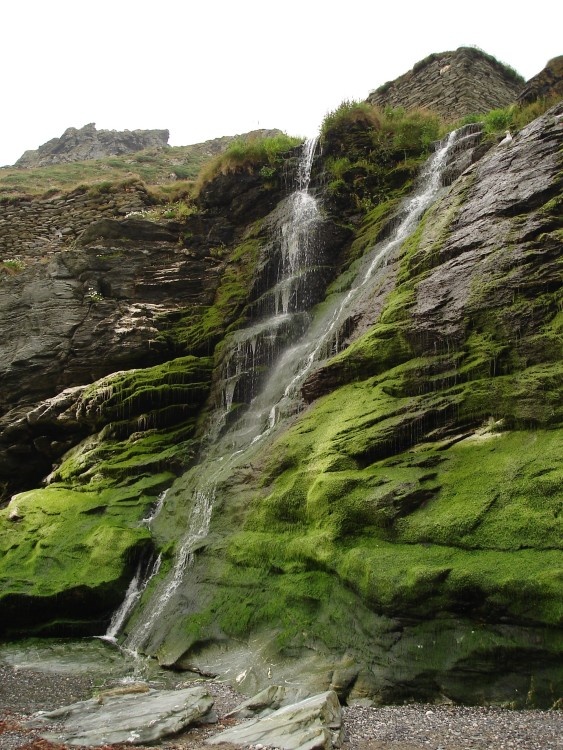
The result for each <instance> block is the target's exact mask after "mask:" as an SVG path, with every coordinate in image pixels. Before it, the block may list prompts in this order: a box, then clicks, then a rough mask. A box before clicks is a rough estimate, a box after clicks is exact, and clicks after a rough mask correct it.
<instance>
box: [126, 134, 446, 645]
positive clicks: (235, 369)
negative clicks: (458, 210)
mask: <svg viewBox="0 0 563 750" xmlns="http://www.w3.org/2000/svg"><path fill="white" fill-rule="evenodd" d="M455 139H456V135H455V133H453V134H452V135H450V137H449V138H448V139H447V140H446V141H445V142H444V143H442V144H440V146H439V148H438V149H437V150H436V152H435V154H434V155H433V157H431V159H430V160H429V162H428V163H427V166H426V168H425V170H424V171H423V173H422V175H421V178H420V180H419V186H418V189H417V190H416V191H415V193H414V195H413V196H412V197H411V198H410V200H408V201H407V202H405V204H404V205H403V207H402V210H401V211H400V215H399V217H398V220H397V222H396V225H395V228H394V229H393V231H392V232H391V234H390V236H389V238H388V239H387V240H385V241H383V242H381V243H379V244H378V245H376V246H375V247H374V248H373V249H372V251H371V253H369V254H368V255H367V256H366V258H365V261H364V264H363V266H362V268H361V269H360V271H359V272H358V274H357V276H356V278H355V280H354V282H353V283H352V286H351V288H350V289H349V290H348V291H345V292H343V293H341V294H340V295H339V296H338V297H335V299H334V301H333V302H332V305H331V306H330V307H329V306H326V309H325V312H324V314H323V315H322V316H320V317H318V318H317V319H316V320H315V321H314V322H313V324H312V325H311V324H310V318H309V317H308V313H307V312H306V311H307V307H308V306H310V304H311V302H310V300H311V299H314V297H309V298H307V289H306V285H305V288H302V287H303V285H302V287H300V286H299V284H300V281H301V279H302V278H303V272H304V270H306V269H308V268H310V267H311V266H312V265H314V264H315V259H316V253H317V252H318V248H317V247H316V241H315V229H316V227H317V225H318V223H319V221H320V212H319V208H318V205H317V201H316V199H315V198H314V196H313V195H311V194H310V193H309V183H310V175H311V167H312V163H313V156H314V151H315V147H316V139H311V140H310V141H308V142H307V143H306V144H305V146H304V149H303V155H302V159H301V164H300V167H299V170H298V176H297V190H296V191H295V193H293V195H292V196H290V197H289V199H287V202H286V204H285V216H284V220H283V221H281V223H280V224H279V225H278V230H277V231H278V247H279V252H280V257H281V263H280V274H281V276H280V277H279V278H278V279H277V280H276V287H277V290H278V291H277V293H276V307H275V311H273V313H272V316H271V317H270V318H264V319H262V320H258V321H256V322H254V323H253V324H252V325H251V326H249V327H248V328H247V329H243V330H240V331H237V332H236V333H235V334H233V336H232V338H231V343H230V349H229V348H228V347H227V352H228V354H227V356H225V358H224V364H223V374H224V381H223V382H224V386H223V390H222V396H221V404H220V405H219V418H218V419H217V420H216V425H218V427H217V426H216V427H215V428H213V427H211V428H210V435H211V439H210V440H209V442H208V444H207V445H206V448H205V451H204V452H203V455H202V456H201V462H200V464H199V465H198V466H196V467H195V468H194V469H193V470H192V474H191V475H190V480H189V481H191V482H192V485H191V486H192V487H193V490H192V510H191V513H190V516H189V519H188V521H187V524H186V527H187V529H188V531H187V533H186V534H185V536H184V537H183V538H182V540H181V542H180V545H179V550H178V553H177V556H176V561H175V564H174V567H173V570H172V572H171V574H170V575H169V576H168V577H167V578H166V579H164V580H163V581H161V582H160V584H159V585H158V586H157V588H156V591H155V593H154V594H153V597H152V599H151V601H150V602H149V603H148V604H147V605H145V606H144V608H143V610H142V612H141V613H140V616H139V617H137V619H136V623H135V626H134V629H133V631H132V632H131V633H130V635H129V636H128V638H127V640H126V643H125V645H126V646H127V647H128V648H129V649H132V650H134V651H138V650H142V649H143V648H146V647H147V644H149V643H150V641H151V638H152V636H153V631H154V630H155V628H156V627H157V622H158V621H160V619H161V615H163V614H164V613H165V612H166V610H167V609H170V608H171V602H172V600H173V598H174V596H175V594H176V593H177V592H178V589H179V588H180V586H181V584H182V582H183V581H184V578H185V575H186V571H187V570H188V568H189V567H190V565H191V563H192V561H193V557H194V552H195V550H196V549H197V548H198V547H199V546H200V545H201V543H202V540H203V539H204V538H205V537H206V536H207V534H208V530H209V524H210V520H211V515H212V512H213V503H214V500H215V494H216V491H217V487H218V486H220V484H221V482H224V481H228V479H229V478H230V476H231V475H232V471H233V469H234V468H235V466H239V465H241V464H242V462H244V461H246V462H247V463H248V462H249V460H250V456H251V451H252V450H253V447H254V446H255V445H256V444H257V443H258V442H259V441H261V440H262V439H263V438H264V437H265V436H266V435H269V434H271V433H273V431H274V430H275V429H276V427H277V425H278V424H279V423H280V421H282V420H283V419H284V418H285V417H287V416H290V415H292V414H294V413H295V412H296V411H298V410H299V409H300V408H301V404H302V399H301V396H300V388H301V385H302V384H303V382H304V380H305V378H306V377H307V375H308V374H309V372H310V371H311V369H312V368H313V367H314V366H316V365H317V364H318V363H319V362H320V361H321V360H322V358H323V356H328V355H329V354H330V353H331V352H333V351H334V350H336V351H337V350H338V347H339V343H338V342H339V339H340V331H341V330H342V329H343V326H344V325H345V322H346V320H347V318H348V317H349V316H350V314H351V308H352V306H353V304H354V302H355V301H357V299H358V298H359V296H360V295H361V294H364V293H365V291H366V289H367V290H369V289H370V288H371V287H370V285H371V284H374V283H375V282H376V279H377V276H378V269H379V268H380V267H381V266H382V265H383V264H385V263H386V262H387V260H388V259H389V258H390V257H391V256H393V255H394V253H395V251H396V250H397V248H398V247H400V245H401V244H402V243H403V242H404V240H405V239H406V238H407V237H408V236H409V235H410V234H412V232H413V231H414V229H415V228H416V225H417V223H418V221H419V220H420V218H421V216H422V214H423V212H424V211H425V210H426V209H427V208H428V207H429V206H430V204H431V203H432V202H433V201H434V200H435V198H436V197H437V195H438V192H439V190H440V189H441V175H442V171H443V169H444V165H445V163H446V160H447V155H448V152H449V150H450V149H451V147H452V145H453V144H454V143H455ZM274 244H275V243H274ZM298 315H299V316H301V317H300V318H297V316H298ZM304 316H305V317H304ZM296 320H298V321H299V324H298V325H296V324H295V321H296ZM282 323H283V324H282ZM259 367H261V368H262V369H265V368H266V369H267V371H268V377H267V379H266V380H265V381H264V380H262V381H260V379H259V378H257V377H256V373H255V369H258V368H259ZM250 371H252V372H250ZM249 373H250V375H249ZM245 378H246V380H245ZM257 384H258V385H257ZM258 386H259V387H258ZM244 388H246V389H247V390H248V389H250V393H247V394H246V395H247V400H246V406H245V409H244V410H241V411H244V414H243V416H241V417H240V418H238V419H237V420H235V421H233V423H232V424H231V426H229V427H228V428H227V427H226V417H227V415H228V413H229V411H230V410H231V408H233V407H234V405H235V401H237V402H238V400H239V398H240V395H241V392H242V390H244ZM252 389H255V390H252ZM239 405H240V404H239Z"/></svg>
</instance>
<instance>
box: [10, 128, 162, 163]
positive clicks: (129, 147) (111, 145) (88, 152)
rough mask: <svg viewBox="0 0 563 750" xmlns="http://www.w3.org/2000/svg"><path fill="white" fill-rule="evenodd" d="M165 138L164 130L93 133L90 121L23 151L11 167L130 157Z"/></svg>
mask: <svg viewBox="0 0 563 750" xmlns="http://www.w3.org/2000/svg"><path fill="white" fill-rule="evenodd" d="M169 136H170V133H169V132H168V130H123V131H119V130H96V125H95V124H94V123H93V122H91V123H89V124H88V125H84V127H82V128H67V129H66V130H65V132H64V133H63V134H62V135H61V137H60V138H52V139H51V140H50V141H47V143H44V144H43V145H42V146H39V148H38V149H36V150H29V151H26V152H25V153H24V154H23V156H20V158H19V159H18V160H17V162H16V163H15V165H14V166H16V167H22V168H31V167H46V166H48V165H50V164H64V163H66V162H71V161H86V160H87V159H101V158H103V157H104V156H119V155H120V154H131V153H134V152H135V151H142V150H143V149H146V148H165V147H166V146H167V145H168V138H169Z"/></svg>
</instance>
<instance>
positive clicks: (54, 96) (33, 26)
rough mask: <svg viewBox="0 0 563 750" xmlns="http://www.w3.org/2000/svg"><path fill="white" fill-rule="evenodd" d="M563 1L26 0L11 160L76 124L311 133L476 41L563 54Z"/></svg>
mask: <svg viewBox="0 0 563 750" xmlns="http://www.w3.org/2000/svg"><path fill="white" fill-rule="evenodd" d="M562 8H563V4H560V3H559V2H558V0H542V2H541V3H540V4H539V5H538V6H535V5H533V4H530V3H525V4H520V3H514V2H511V3H508V2H502V1H501V0H472V1H471V2H470V3H455V2H452V1H451V0H450V2H442V0H425V1H422V2H421V1H420V0H415V1H413V0H401V2H392V1H391V2H386V3H383V2H381V1H380V2H377V0H339V1H338V2H334V0H324V1H323V2H321V0H283V2H271V1H270V0H262V2H258V1H257V0H197V1H194V0H160V2H154V1H153V2H151V3H148V2H146V1H145V0H96V1H95V2H88V3H82V2H77V0H72V1H70V0H18V1H17V2H3V3H2V4H1V7H0V25H1V28H2V42H1V44H0V64H1V68H0V69H1V70H2V71H3V76H2V83H1V87H2V99H3V116H2V117H1V118H0V165H7V164H13V163H14V162H15V161H16V160H17V159H18V158H19V157H20V156H21V155H22V154H23V152H24V151H25V150H26V149H35V148H37V147H38V146H39V145H41V144H42V143H45V142H46V141H48V140H49V139H51V138H55V137H58V136H60V135H62V133H63V132H64V131H65V130H66V128H68V127H76V128H80V127H82V126H83V125H86V124H87V123H90V122H94V123H96V127H97V128H98V129H108V130H125V129H128V130H135V129H145V128H162V129H163V128H168V129H169V130H170V140H169V143H170V145H172V146H183V145H188V144H191V143H199V142H202V141H205V140H208V139H211V138H216V137H219V136H222V135H235V134H238V133H245V132H248V131H250V130H255V129H256V128H279V129H281V130H283V131H285V132H287V133H288V134H289V135H297V136H308V135H314V134H315V133H316V132H317V131H318V129H319V126H320V124H321V122H322V120H323V117H324V116H325V115H326V114H327V113H328V112H330V111H332V110H334V109H336V108H337V107H338V105H339V104H340V103H341V102H342V101H344V100H363V99H365V98H366V97H367V96H368V94H369V93H370V91H372V90H373V89H376V88H377V87H378V86H380V85H381V84H383V83H385V82H386V81H389V80H393V79H394V78H397V77H398V76H399V75H402V74H403V73H406V72H407V71H408V70H410V69H411V68H412V67H413V65H414V64H415V63H416V62H417V61H418V60H421V59H423V58H424V57H426V56H427V55H429V54H431V53H432V52H444V51H447V50H455V49H457V48H458V47H461V46H468V47H471V46H476V47H479V48H481V49H482V50H484V51H485V52H487V53H488V54H491V55H494V56H495V57H496V58H497V59H498V60H500V61H501V62H504V63H506V64H508V65H510V66H512V67H513V68H515V69H516V70H517V71H518V72H519V73H520V74H521V75H522V76H523V77H524V78H525V79H529V78H531V77H532V76H533V75H535V74H536V73H539V72H540V70H541V69H542V68H543V67H544V66H545V64H546V62H547V61H548V60H549V59H551V58H552V57H556V56H558V55H560V54H563V41H562V37H561V29H562V28H563V10H562Z"/></svg>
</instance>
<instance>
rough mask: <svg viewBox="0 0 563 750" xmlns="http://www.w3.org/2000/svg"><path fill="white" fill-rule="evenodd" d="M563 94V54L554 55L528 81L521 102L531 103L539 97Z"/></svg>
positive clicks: (520, 96) (546, 97) (520, 95)
mask: <svg viewBox="0 0 563 750" xmlns="http://www.w3.org/2000/svg"><path fill="white" fill-rule="evenodd" d="M561 96H563V55H560V56H559V57H554V58H553V60H550V61H549V62H548V63H547V65H546V66H545V68H544V69H543V70H542V71H540V72H539V73H538V74H537V75H535V76H534V77H533V78H530V80H529V81H528V82H527V83H526V85H525V86H524V88H523V89H522V91H521V92H520V94H519V95H518V102H519V103H520V104H531V103H532V102H535V101H537V100H538V99H551V98H557V97H561Z"/></svg>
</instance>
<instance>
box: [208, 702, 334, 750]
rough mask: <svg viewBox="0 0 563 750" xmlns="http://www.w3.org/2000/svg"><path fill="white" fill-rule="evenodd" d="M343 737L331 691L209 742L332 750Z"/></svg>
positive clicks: (248, 723) (293, 704)
mask: <svg viewBox="0 0 563 750" xmlns="http://www.w3.org/2000/svg"><path fill="white" fill-rule="evenodd" d="M342 738H343V729H342V711H341V708H340V703H339V701H338V696H337V695H336V693H335V692H334V691H330V690H329V691H327V692H326V693H321V694H320V695H314V696H312V697H311V698H305V699H304V700H302V701H299V703H292V704H290V705H289V706H284V707H283V708H280V709H278V710H277V711H274V712H273V713H271V714H269V715H268V716H265V717H263V718H258V719H251V720H249V721H246V722H244V723H242V724H240V725H238V726H236V727H233V728H232V729H227V730H226V731H224V732H221V733H220V734H217V735H215V736H214V737H212V738H211V739H208V740H206V742H207V744H209V745H219V744H221V743H222V742H232V743H233V744H234V745H243V746H248V745H254V746H256V745H257V744H260V745H261V746H270V747H277V748H283V750H316V748H319V749H322V750H331V748H333V747H340V745H341V744H342Z"/></svg>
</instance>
